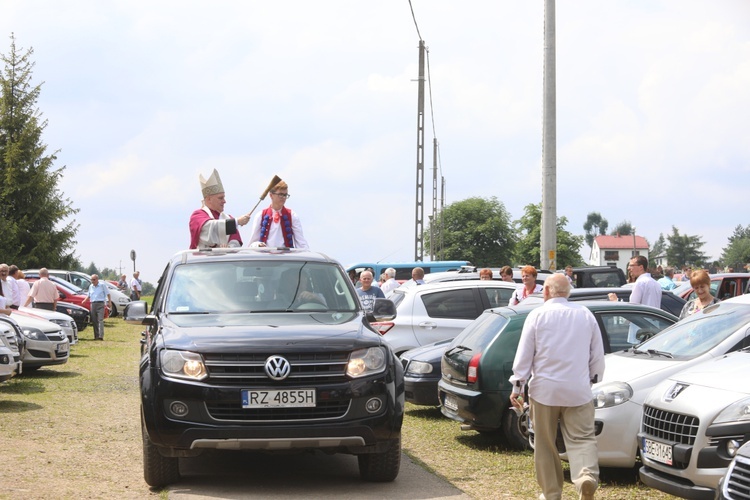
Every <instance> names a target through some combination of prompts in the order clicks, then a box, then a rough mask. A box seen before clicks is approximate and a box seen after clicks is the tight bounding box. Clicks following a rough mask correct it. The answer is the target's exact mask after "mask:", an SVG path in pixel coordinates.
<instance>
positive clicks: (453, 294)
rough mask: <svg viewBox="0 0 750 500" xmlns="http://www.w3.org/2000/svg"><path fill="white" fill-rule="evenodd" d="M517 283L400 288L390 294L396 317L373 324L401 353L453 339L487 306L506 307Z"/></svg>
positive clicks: (476, 282) (465, 282) (468, 282)
mask: <svg viewBox="0 0 750 500" xmlns="http://www.w3.org/2000/svg"><path fill="white" fill-rule="evenodd" d="M518 286H519V285H518V284H517V283H508V282H506V281H495V280H493V281H490V280H486V281H483V280H462V281H449V282H445V283H433V284H429V285H419V286H413V287H398V288H396V289H395V290H393V291H392V292H391V293H390V294H389V295H388V298H389V299H390V300H392V301H393V303H394V304H395V305H396V311H397V315H396V318H395V319H393V320H392V321H383V322H374V323H371V325H372V326H373V327H374V328H375V329H376V330H378V332H380V334H381V335H382V336H383V339H385V341H386V342H388V345H390V346H391V349H393V351H394V352H395V353H396V355H400V354H402V353H404V352H406V351H408V350H409V349H414V348H415V347H419V346H422V345H427V344H432V343H433V342H437V341H438V340H444V339H452V338H453V337H455V336H456V335H458V334H459V333H461V331H462V330H463V329H464V328H466V327H467V326H468V325H469V323H471V322H472V321H474V320H475V319H477V318H478V317H479V315H480V314H482V312H483V311H484V310H485V309H491V308H493V307H502V306H507V305H508V301H509V300H510V297H511V295H513V291H514V290H515V289H516V288H518Z"/></svg>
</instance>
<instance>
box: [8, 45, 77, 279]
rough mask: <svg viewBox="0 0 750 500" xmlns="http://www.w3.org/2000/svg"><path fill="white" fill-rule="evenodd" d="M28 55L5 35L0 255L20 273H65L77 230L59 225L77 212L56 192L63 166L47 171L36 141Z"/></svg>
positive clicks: (37, 117) (42, 124)
mask: <svg viewBox="0 0 750 500" xmlns="http://www.w3.org/2000/svg"><path fill="white" fill-rule="evenodd" d="M33 53H34V51H33V49H29V50H27V51H26V52H24V53H22V51H19V50H17V49H16V42H15V38H14V37H12V36H11V46H10V54H8V55H4V54H0V59H2V62H3V63H4V67H3V68H2V70H1V71H0V234H1V235H2V238H0V255H2V259H3V261H5V262H8V263H10V264H16V265H18V267H20V268H22V269H23V268H26V267H31V268H38V267H49V268H61V269H69V268H71V267H72V265H73V264H74V263H76V258H75V256H74V255H73V250H74V245H75V243H76V241H75V235H76V233H77V231H78V225H77V224H76V223H75V221H72V222H67V223H66V222H65V220H66V219H67V218H69V217H71V216H72V215H74V214H75V213H77V212H78V210H77V209H74V208H73V207H72V204H71V202H70V200H69V199H67V198H64V197H63V195H62V193H61V192H60V191H59V190H58V187H57V186H58V182H59V180H60V178H61V177H62V173H63V170H64V167H62V168H59V169H55V168H54V167H53V163H54V161H55V160H56V159H57V158H56V156H55V154H54V153H53V154H48V153H47V146H46V144H44V143H43V142H42V132H43V131H44V129H45V128H46V127H47V121H46V120H43V119H42V114H41V112H40V111H39V110H38V109H37V107H36V103H37V100H38V99H39V94H40V92H41V84H39V85H32V83H31V77H32V69H33V68H34V63H33V62H32V61H31V56H32V54H33Z"/></svg>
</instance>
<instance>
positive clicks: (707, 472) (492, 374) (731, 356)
mask: <svg viewBox="0 0 750 500" xmlns="http://www.w3.org/2000/svg"><path fill="white" fill-rule="evenodd" d="M440 274H441V277H439V278H437V279H436V280H435V284H429V283H428V284H427V285H424V286H420V287H399V288H398V289H396V290H394V292H393V293H392V294H391V295H390V296H389V298H391V299H393V300H394V302H396V304H397V309H398V316H397V318H396V319H394V320H392V321H390V322H388V324H373V326H375V327H376V328H377V329H378V330H379V331H381V333H383V334H384V337H383V338H384V339H385V340H386V342H388V343H389V344H391V343H392V344H391V345H392V346H394V347H395V350H396V351H397V352H400V359H401V362H402V365H403V367H404V372H405V377H404V389H405V397H406V400H407V401H409V402H411V403H413V404H421V405H439V406H440V407H441V412H442V413H443V415H445V416H447V417H448V418H452V419H454V420H457V421H458V422H461V423H462V429H465V430H476V431H479V432H482V433H496V434H501V435H504V436H505V438H506V440H507V441H508V443H509V444H511V445H513V446H515V447H517V448H524V447H526V446H528V445H529V444H531V445H532V446H533V437H534V435H533V428H531V426H530V425H529V424H530V422H529V421H528V417H527V416H526V414H522V415H521V416H520V417H519V416H518V415H516V413H515V412H514V411H512V410H510V408H509V405H508V402H507V401H508V397H509V394H510V392H511V387H510V385H509V383H508V378H509V377H510V375H511V370H512V364H513V359H514V357H515V350H516V347H517V343H518V340H519V337H520V332H521V329H522V327H523V320H524V319H525V316H526V315H527V314H528V313H529V312H530V311H531V310H532V309H533V308H534V307H538V306H539V304H541V303H542V302H543V298H542V297H541V296H533V295H532V296H531V297H530V298H528V299H526V301H524V303H523V304H521V305H519V306H515V307H502V306H503V305H505V304H499V306H495V307H489V308H486V310H485V311H484V312H483V313H482V314H481V315H480V316H479V317H478V318H477V319H470V318H469V317H468V316H469V314H467V315H466V317H465V318H463V320H464V321H465V322H466V323H465V324H466V326H465V327H464V329H463V330H461V329H460V326H459V324H458V323H456V318H453V319H452V320H451V321H452V323H449V322H448V321H446V319H445V318H443V317H439V316H441V315H442V316H445V315H446V312H447V311H449V310H450V307H449V305H450V304H452V303H457V302H459V301H460V302H461V303H462V304H463V306H461V309H463V310H464V311H472V314H471V315H473V314H474V311H475V310H476V309H477V308H481V307H483V306H486V304H487V302H488V301H487V298H486V297H487V296H486V290H488V289H487V288H485V287H487V286H490V285H476V284H475V283H476V282H474V283H472V282H471V279H470V278H465V279H464V280H459V279H458V278H456V277H454V278H452V279H451V283H440V281H443V276H445V275H447V274H449V273H440ZM749 277H750V275H743V274H742V273H735V274H732V275H712V288H713V291H714V293H715V294H716V295H720V296H722V297H723V298H724V300H723V301H722V302H720V303H719V304H716V305H714V306H712V307H710V308H706V309H705V310H704V312H703V313H702V314H699V315H693V316H691V317H688V318H685V319H683V320H682V321H679V322H678V321H677V316H678V315H679V313H680V311H681V310H682V307H683V305H684V304H685V302H686V299H691V298H692V296H691V295H690V294H691V293H692V289H688V288H687V287H683V289H682V293H672V292H666V291H665V292H663V294H662V304H661V309H662V310H661V311H660V310H657V309H653V308H650V307H646V306H640V305H635V304H629V303H627V301H628V299H629V296H630V293H631V291H632V289H631V288H630V287H629V286H624V287H621V288H611V287H610V288H605V289H602V288H599V289H596V288H590V289H586V288H577V289H573V290H572V292H571V297H570V300H584V301H585V302H582V303H583V304H585V305H586V307H588V308H589V309H590V310H591V311H592V312H593V313H594V315H595V317H596V318H597V321H598V322H599V326H600V330H601V332H602V335H603V339H602V340H603V344H604V347H605V350H606V352H607V353H608V354H607V355H606V356H605V360H606V369H605V374H604V379H603V380H602V381H600V382H598V383H597V384H595V385H594V386H593V388H592V398H593V399H594V402H595V407H596V410H595V418H596V432H597V441H598V453H599V463H600V465H601V466H605V467H624V468H630V467H633V466H635V465H637V464H638V463H642V467H641V468H640V476H641V479H642V481H643V482H644V483H645V484H647V485H650V486H652V487H654V488H657V489H660V490H662V491H665V492H668V493H671V494H673V495H677V496H681V497H685V498H713V497H714V495H717V497H720V498H750V497H749V496H731V495H732V491H735V490H737V489H738V488H739V491H743V492H744V494H745V495H747V494H748V493H749V492H750V475H748V473H750V459H748V458H747V457H748V456H750V449H748V446H750V445H748V446H746V447H745V451H744V452H740V451H739V450H740V449H741V447H742V445H743V443H744V442H745V440H746V439H750V388H749V387H748V385H747V382H746V381H747V380H748V379H750V363H748V361H750V357H748V356H750V295H748V294H744V292H746V291H747V286H748V285H747V283H748V278H749ZM446 279H447V278H446ZM426 281H428V280H426ZM485 283H489V284H491V283H492V282H485ZM714 283H715V286H714ZM480 290H481V292H479V291H480ZM511 290H512V288H511ZM609 292H614V293H615V294H616V295H617V296H618V297H619V299H620V301H619V302H614V301H610V300H609V298H608V293H609ZM438 294H439V295H438ZM459 294H460V295H462V296H463V299H462V300H460V299H459V298H458V297H459ZM433 295H434V299H433V298H432V297H433ZM438 297H440V300H439V301H438V300H437V298H438ZM469 297H473V299H471V300H470V299H469ZM732 297H736V298H732ZM434 304H445V307H443V308H442V309H439V308H437V307H433V305H434ZM506 304H507V302H506ZM438 311H440V312H438ZM436 316H438V317H437V318H436ZM398 324H401V325H405V326H407V327H408V328H404V330H405V332H406V333H405V334H402V335H398V334H397V335H393V336H391V337H390V338H389V334H390V333H391V332H397V330H396V325H398ZM632 328H638V329H639V331H638V335H639V337H638V339H639V344H638V345H635V346H633V345H631V344H629V343H628V342H627V341H626V336H627V334H628V332H629V331H630V330H631V329H632ZM457 331H460V333H457ZM453 335H457V336H455V338H453V340H451V339H450V337H451V336H453ZM405 338H409V339H410V341H409V343H411V344H412V345H419V347H416V348H414V349H411V350H408V351H406V352H401V351H400V350H401V349H403V348H404V347H405V346H407V342H405V341H404V339H405ZM430 340H431V342H428V341H430ZM558 443H559V446H560V452H561V455H562V457H563V458H566V459H567V456H566V454H565V447H564V442H563V440H562V439H560V440H558ZM735 456H736V458H735ZM730 464H731V468H730ZM728 468H729V469H728ZM727 471H729V472H727ZM725 473H727V475H728V476H729V475H732V477H731V478H729V479H727V480H724V481H723V482H722V483H721V485H719V479H720V478H721V477H722V476H723V475H724V474H725ZM717 488H718V489H717ZM720 495H724V496H720Z"/></svg>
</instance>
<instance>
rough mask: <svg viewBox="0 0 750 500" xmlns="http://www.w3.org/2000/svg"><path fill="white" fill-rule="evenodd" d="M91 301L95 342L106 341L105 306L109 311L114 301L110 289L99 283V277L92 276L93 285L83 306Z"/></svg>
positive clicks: (90, 286)
mask: <svg viewBox="0 0 750 500" xmlns="http://www.w3.org/2000/svg"><path fill="white" fill-rule="evenodd" d="M87 300H88V301H91V325H92V326H93V327H94V340H104V314H105V310H104V307H105V306H104V304H106V307H107V309H111V308H112V299H111V298H110V296H109V288H108V287H107V285H106V284H105V283H102V282H100V281H99V276H97V275H96V274H92V275H91V285H89V289H88V292H87V296H86V298H85V299H83V302H82V303H81V304H85V303H86V301H87Z"/></svg>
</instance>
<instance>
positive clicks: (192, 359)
mask: <svg viewBox="0 0 750 500" xmlns="http://www.w3.org/2000/svg"><path fill="white" fill-rule="evenodd" d="M161 369H162V371H163V372H164V374H165V375H167V376H168V377H176V378H184V379H188V380H203V379H204V378H206V377H208V372H207V371H206V365H204V364H203V358H202V357H201V355H200V354H196V353H194V352H188V351H171V350H164V351H161Z"/></svg>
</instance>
